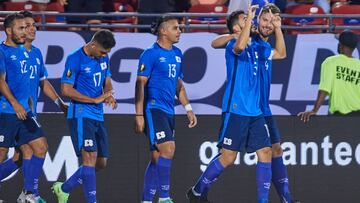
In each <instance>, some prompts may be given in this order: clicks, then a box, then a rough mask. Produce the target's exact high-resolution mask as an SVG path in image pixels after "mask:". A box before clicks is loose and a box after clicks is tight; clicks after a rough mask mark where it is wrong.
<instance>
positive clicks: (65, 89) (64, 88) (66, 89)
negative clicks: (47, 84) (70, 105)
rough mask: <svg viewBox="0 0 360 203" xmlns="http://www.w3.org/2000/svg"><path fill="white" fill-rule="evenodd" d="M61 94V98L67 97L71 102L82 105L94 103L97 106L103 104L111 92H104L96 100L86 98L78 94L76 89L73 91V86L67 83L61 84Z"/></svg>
mask: <svg viewBox="0 0 360 203" xmlns="http://www.w3.org/2000/svg"><path fill="white" fill-rule="evenodd" d="M61 93H62V95H63V96H65V97H69V98H70V99H72V100H75V101H78V102H83V103H94V104H99V103H101V102H103V101H104V100H105V99H106V98H108V97H109V96H110V95H111V91H109V92H104V93H103V94H102V95H100V96H98V97H96V98H92V97H88V96H85V95H83V94H81V93H80V92H78V91H77V90H76V89H74V87H73V85H72V84H69V83H62V84H61Z"/></svg>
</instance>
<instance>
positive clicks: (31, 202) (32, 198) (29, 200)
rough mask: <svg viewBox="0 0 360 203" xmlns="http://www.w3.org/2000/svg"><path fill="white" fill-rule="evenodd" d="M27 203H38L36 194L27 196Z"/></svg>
mask: <svg viewBox="0 0 360 203" xmlns="http://www.w3.org/2000/svg"><path fill="white" fill-rule="evenodd" d="M25 203H37V200H36V197H35V195H34V194H27V195H25Z"/></svg>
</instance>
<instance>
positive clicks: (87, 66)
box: [61, 47, 111, 157]
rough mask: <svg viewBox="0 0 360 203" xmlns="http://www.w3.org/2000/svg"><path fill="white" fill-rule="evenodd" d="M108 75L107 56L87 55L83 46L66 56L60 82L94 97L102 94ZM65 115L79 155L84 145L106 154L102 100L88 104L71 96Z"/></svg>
mask: <svg viewBox="0 0 360 203" xmlns="http://www.w3.org/2000/svg"><path fill="white" fill-rule="evenodd" d="M107 77H111V73H110V66H109V57H108V56H106V57H101V58H100V59H96V58H93V57H90V56H88V55H86V53H85V51H84V48H83V47H82V48H80V49H77V50H76V51H75V52H73V53H72V54H70V55H69V56H68V57H67V59H66V63H65V70H64V73H63V76H62V79H61V83H67V84H71V85H73V87H74V89H75V90H77V91H78V92H80V93H81V94H83V95H85V96H88V97H92V98H96V97H99V96H100V95H102V93H103V87H104V83H105V79H106V78H107ZM67 119H68V123H69V127H70V131H71V138H72V142H73V145H74V149H75V151H76V153H77V155H78V156H80V155H81V150H82V149H84V150H85V151H88V152H93V151H97V152H98V157H108V155H109V152H108V135H107V131H106V129H105V127H104V111H103V104H102V103H100V104H89V103H82V102H78V101H74V100H72V101H71V102H70V106H69V109H68V113H67Z"/></svg>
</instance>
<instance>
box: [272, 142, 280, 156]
mask: <svg viewBox="0 0 360 203" xmlns="http://www.w3.org/2000/svg"><path fill="white" fill-rule="evenodd" d="M271 150H272V157H280V156H282V155H283V150H282V148H281V145H280V144H273V145H272V148H271Z"/></svg>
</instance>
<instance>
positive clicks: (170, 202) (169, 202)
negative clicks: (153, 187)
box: [159, 199, 174, 203]
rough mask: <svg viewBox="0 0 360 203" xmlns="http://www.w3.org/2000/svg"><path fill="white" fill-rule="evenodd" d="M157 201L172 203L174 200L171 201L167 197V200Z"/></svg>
mask: <svg viewBox="0 0 360 203" xmlns="http://www.w3.org/2000/svg"><path fill="white" fill-rule="evenodd" d="M159 203H174V202H173V201H172V199H167V200H163V201H159Z"/></svg>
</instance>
